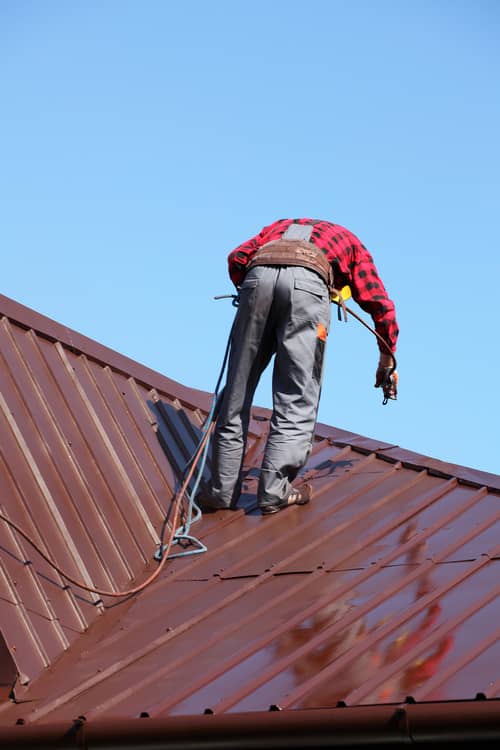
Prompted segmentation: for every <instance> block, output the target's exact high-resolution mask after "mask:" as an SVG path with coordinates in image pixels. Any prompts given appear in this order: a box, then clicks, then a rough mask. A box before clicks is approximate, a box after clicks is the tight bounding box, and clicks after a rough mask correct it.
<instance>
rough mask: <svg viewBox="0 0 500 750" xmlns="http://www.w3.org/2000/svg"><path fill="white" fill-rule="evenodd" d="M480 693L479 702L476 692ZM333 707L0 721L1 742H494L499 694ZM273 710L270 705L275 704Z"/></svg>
mask: <svg viewBox="0 0 500 750" xmlns="http://www.w3.org/2000/svg"><path fill="white" fill-rule="evenodd" d="M480 697H481V700H479V698H480ZM412 700H413V699H411V698H409V699H408V701H407V703H404V704H386V705H377V706H375V705H369V706H352V707H345V706H337V707H336V708H320V709H308V710H307V709H299V710H283V711H281V710H280V709H279V707H277V706H271V707H270V710H269V711H266V712H263V711H256V712H248V713H241V714H236V713H235V714H221V715H220V716H218V715H215V714H212V713H210V712H209V711H208V710H207V712H206V713H205V714H204V715H201V716H172V717H166V718H161V719H159V718H149V717H148V716H147V714H144V715H143V717H141V718H137V719H124V718H120V717H115V718H114V719H106V720H105V719H102V720H101V719H98V720H95V721H93V720H90V721H87V720H86V719H85V717H79V718H78V719H77V720H74V721H71V722H58V723H53V724H30V725H24V724H22V720H18V724H17V725H14V726H12V727H0V744H2V746H3V747H9V748H12V749H13V750H14V749H15V748H16V747H19V748H21V747H22V748H23V749H24V750H27V749H28V748H39V747H40V746H43V747H46V746H47V747H60V748H76V747H80V748H81V747H88V748H92V747H106V748H122V747H124V746H126V747H127V748H129V750H139V748H141V750H146V749H147V748H151V749H152V748H158V747H160V745H161V747H162V748H163V749H164V750H174V748H176V749H178V748H180V747H186V748H192V747H194V746H196V747H197V748H203V747H206V748H210V749H211V750H219V748H220V750H223V748H224V749H225V748H227V747H243V746H244V747H245V748H246V750H263V748H264V749H265V748H269V750H271V749H272V750H274V748H276V750H277V749H278V748H283V747H291V748H295V750H302V749H304V750H305V748H309V747H311V746H312V745H314V747H316V748H327V747H328V748H331V747H337V748H340V747H350V748H356V747H357V748H365V747H366V748H369V747H375V746H377V747H379V748H380V747H381V746H389V745H390V746H391V747H392V748H394V747H399V746H401V747H403V746H408V744H413V743H418V744H420V745H423V746H428V747H436V746H438V745H442V744H445V743H446V744H448V745H449V744H450V743H457V742H459V743H460V747H461V748H462V749H463V750H465V748H469V747H470V748H471V749H472V748H474V747H477V746H478V745H481V744H484V743H488V745H490V746H493V743H494V742H498V741H499V740H500V699H494V698H493V699H486V698H485V697H484V696H478V697H477V698H476V700H470V701H446V702H436V703H412ZM273 709H274V710H273Z"/></svg>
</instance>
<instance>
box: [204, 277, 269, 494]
mask: <svg viewBox="0 0 500 750" xmlns="http://www.w3.org/2000/svg"><path fill="white" fill-rule="evenodd" d="M277 276H278V269H276V268H273V267H269V266H258V267H256V268H254V269H252V270H250V271H249V272H248V274H247V275H246V277H245V281H244V283H243V284H242V287H241V289H240V295H239V296H240V304H239V307H238V312H237V314H236V320H235V327H234V331H233V336H232V339H231V352H230V355H229V365H228V374H227V380H226V385H225V388H224V393H223V396H222V404H221V408H220V412H219V416H218V418H217V422H216V426H215V431H214V437H213V443H212V482H211V488H210V494H211V496H212V497H213V498H216V499H217V500H219V501H220V502H221V503H225V504H226V505H228V506H229V505H230V504H233V505H234V504H235V503H236V501H237V499H238V497H239V494H240V490H241V479H240V477H241V468H242V465H243V458H244V451H245V445H246V438H247V432H248V423H249V418H250V408H251V405H252V399H253V396H254V393H255V389H256V387H257V385H258V382H259V379H260V376H261V375H262V372H263V371H264V369H265V368H266V367H267V365H268V363H269V360H270V358H271V356H272V354H273V351H274V348H275V336H274V331H273V327H272V324H271V322H270V310H271V306H272V302H273V295H274V288H275V284H276V279H277Z"/></svg>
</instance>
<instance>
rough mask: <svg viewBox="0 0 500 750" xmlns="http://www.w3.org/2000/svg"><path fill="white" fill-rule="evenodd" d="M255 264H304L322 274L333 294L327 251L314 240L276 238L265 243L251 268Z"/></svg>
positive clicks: (254, 257)
mask: <svg viewBox="0 0 500 750" xmlns="http://www.w3.org/2000/svg"><path fill="white" fill-rule="evenodd" d="M254 266H303V267H304V268H310V269H311V270H312V271H316V273H317V274H318V275H319V276H321V278H322V279H323V281H324V282H325V284H326V285H327V287H328V291H329V293H330V295H331V294H333V291H334V284H333V271H332V267H331V265H330V263H329V262H328V260H327V257H326V255H325V253H324V252H323V251H322V250H320V248H319V247H316V245H313V244H312V242H307V241H305V240H287V239H281V240H274V241H273V242H268V243H267V245H263V246H262V247H261V248H260V249H259V250H257V252H256V253H255V255H254V256H253V258H252V260H251V261H250V263H249V264H248V266H247V268H248V270H250V269H251V268H253V267H254Z"/></svg>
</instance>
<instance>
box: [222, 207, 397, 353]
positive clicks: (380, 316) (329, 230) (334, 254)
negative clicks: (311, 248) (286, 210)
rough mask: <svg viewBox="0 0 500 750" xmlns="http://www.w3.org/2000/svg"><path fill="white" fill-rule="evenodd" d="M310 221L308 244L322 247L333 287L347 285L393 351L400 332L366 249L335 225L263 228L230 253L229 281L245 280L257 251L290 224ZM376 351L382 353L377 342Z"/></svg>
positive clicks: (285, 221) (283, 224)
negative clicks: (293, 225)
mask: <svg viewBox="0 0 500 750" xmlns="http://www.w3.org/2000/svg"><path fill="white" fill-rule="evenodd" d="M313 222H314V228H313V231H312V235H311V239H310V241H311V242H312V243H314V244H315V245H316V246H317V247H319V248H321V250H323V252H324V253H325V254H326V257H327V258H328V260H329V261H330V264H331V266H332V269H333V276H334V281H335V286H336V288H338V289H341V288H342V287H343V286H345V285H346V284H348V285H349V286H350V288H351V292H352V296H353V299H354V300H355V301H356V302H357V303H358V305H359V306H360V307H361V308H362V309H363V310H364V311H365V312H367V313H368V314H369V315H371V317H372V319H373V322H374V324H375V330H376V331H377V333H378V334H380V336H382V338H383V339H385V341H386V342H387V343H388V344H389V346H390V348H391V350H392V351H393V352H395V351H396V342H397V338H398V333H399V329H398V324H397V321H396V311H395V307H394V303H393V302H392V300H390V299H389V297H388V294H387V292H386V289H385V287H384V284H383V282H382V280H381V278H380V276H379V275H378V271H377V269H376V267H375V264H374V262H373V258H372V256H371V255H370V253H369V252H368V250H367V249H366V247H365V246H364V245H363V244H362V243H361V242H360V240H359V239H358V238H357V237H356V235H354V234H353V233H352V232H350V231H349V230H348V229H345V228H344V227H341V226H339V225H338V224H331V223H330V222H328V221H316V220H314V219H280V220H279V221H276V222H274V224H270V225H269V226H267V227H264V229H262V231H261V232H259V234H257V235H255V237H252V238H251V239H249V240H247V241H246V242H243V243H242V244H241V245H239V246H238V247H237V248H235V249H234V250H232V251H231V252H230V253H229V256H228V265H229V276H230V277H231V280H232V282H233V283H234V284H235V286H239V285H240V284H241V283H242V281H243V279H244V277H245V273H246V267H247V265H248V263H249V262H250V259H251V258H252V257H253V256H254V255H255V253H256V252H257V250H258V249H259V248H260V247H262V246H263V245H265V244H266V243H268V242H271V241H272V240H278V239H280V237H281V236H282V235H283V234H284V233H285V231H286V230H287V228H288V227H289V226H290V224H292V223H296V224H310V223H313ZM379 349H380V351H382V352H385V349H384V347H383V346H382V344H381V343H380V342H379Z"/></svg>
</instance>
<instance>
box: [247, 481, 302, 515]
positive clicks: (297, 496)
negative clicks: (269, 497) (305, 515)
mask: <svg viewBox="0 0 500 750" xmlns="http://www.w3.org/2000/svg"><path fill="white" fill-rule="evenodd" d="M311 497H312V486H311V485H310V484H308V483H306V484H302V485H301V486H300V487H293V489H292V491H291V492H290V494H289V495H288V497H287V498H285V500H282V501H281V502H279V503H273V504H271V505H262V506H261V509H260V512H261V513H262V515H263V516H270V515H272V514H273V513H279V512H280V510H284V509H285V508H288V507H289V506H290V505H307V503H308V502H309V501H310V500H311Z"/></svg>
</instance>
